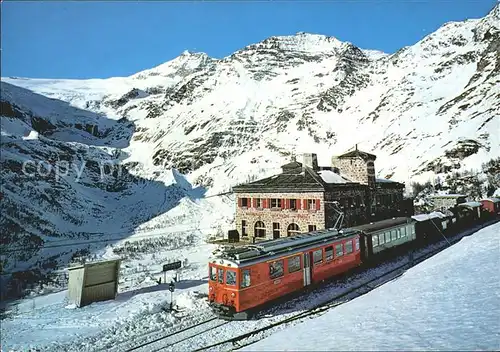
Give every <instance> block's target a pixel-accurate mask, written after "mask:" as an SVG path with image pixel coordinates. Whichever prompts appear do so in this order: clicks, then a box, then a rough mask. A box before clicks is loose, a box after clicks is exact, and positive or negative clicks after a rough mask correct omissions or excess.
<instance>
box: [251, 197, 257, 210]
mask: <svg viewBox="0 0 500 352" xmlns="http://www.w3.org/2000/svg"><path fill="white" fill-rule="evenodd" d="M252 208H257V199H255V198H252Z"/></svg>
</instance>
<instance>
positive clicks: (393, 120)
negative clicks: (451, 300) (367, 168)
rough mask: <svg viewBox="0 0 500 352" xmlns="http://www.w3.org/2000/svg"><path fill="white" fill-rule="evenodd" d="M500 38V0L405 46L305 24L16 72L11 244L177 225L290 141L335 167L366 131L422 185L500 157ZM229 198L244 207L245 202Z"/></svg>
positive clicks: (270, 167) (398, 168)
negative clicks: (57, 72)
mask: <svg viewBox="0 0 500 352" xmlns="http://www.w3.org/2000/svg"><path fill="white" fill-rule="evenodd" d="M499 43H500V6H499V5H497V6H496V7H495V8H494V9H493V10H492V11H491V12H490V13H489V14H488V15H487V16H485V17H484V18H482V19H474V20H467V21H464V22H450V23H447V24H445V25H443V26H442V27H441V28H440V29H438V30H437V31H436V32H434V33H432V34H431V35H429V36H427V37H425V38H423V39H422V40H421V41H419V42H418V43H416V44H414V45H412V46H409V47H405V48H402V49H401V50H399V51H398V52H396V53H394V54H391V55H389V54H384V53H380V52H377V51H371V50H362V49H360V48H358V47H356V46H355V45H353V44H351V43H347V42H341V41H339V40H337V39H335V38H333V37H326V36H322V35H315V34H307V33H298V34H296V35H294V36H285V37H271V38H268V39H266V40H264V41H262V42H260V43H256V44H252V45H249V46H247V47H245V48H243V49H241V50H239V51H237V52H235V53H234V54H232V55H230V56H228V57H225V58H223V59H215V58H211V57H209V56H207V55H206V54H204V53H190V52H184V53H183V54H182V55H180V56H179V57H177V58H175V59H174V60H172V61H169V62H166V63H164V64H162V65H160V66H158V67H155V68H153V69H150V70H146V71H143V72H139V73H137V74H135V75H132V76H130V77H116V78H110V79H93V80H50V79H29V78H16V77H11V78H3V79H2V80H3V82H2V98H1V100H2V142H1V148H2V155H1V163H2V181H3V189H2V194H3V199H2V207H6V210H7V211H8V214H9V216H7V217H5V219H2V228H3V229H5V230H4V231H6V233H5V237H4V238H6V239H7V240H5V241H3V243H2V245H7V244H8V245H9V246H23V245H26V244H27V243H32V244H33V243H35V244H36V243H39V242H43V241H49V240H51V239H52V240H53V237H59V236H61V237H64V238H67V237H74V236H77V237H79V236H80V237H81V236H84V235H82V233H100V234H108V235H109V234H111V233H113V231H114V232H121V233H125V234H128V233H130V232H134V231H135V230H136V229H137V228H138V227H140V226H145V225H144V224H147V221H149V220H150V219H153V220H152V221H155V220H154V219H155V217H158V216H159V215H161V216H162V217H161V218H162V219H166V218H164V216H167V217H169V219H170V220H168V221H169V222H168V223H169V224H173V223H176V220H175V219H176V216H177V215H169V214H177V213H176V212H179V214H180V212H181V210H180V209H182V211H190V212H192V213H193V214H194V213H196V212H198V213H199V212H200V211H199V210H196V211H195V210H193V209H197V208H196V207H198V206H202V207H205V208H206V209H207V211H209V209H213V205H208V202H209V200H208V199H203V197H206V196H208V195H211V194H217V193H220V192H224V191H228V190H230V188H231V186H233V185H235V184H238V183H241V182H245V181H249V180H253V179H255V178H258V177H265V176H268V175H270V174H273V173H275V172H277V171H278V168H279V166H280V165H281V164H282V163H284V162H286V161H287V160H288V157H289V156H290V154H291V153H296V154H299V153H301V152H317V153H318V157H319V159H320V163H321V164H324V165H325V164H326V165H328V164H329V163H330V158H331V156H332V155H334V154H340V153H343V152H345V151H346V150H348V149H350V148H352V147H354V144H356V143H358V145H359V148H360V149H363V150H366V151H369V152H371V153H374V154H376V155H377V156H378V159H377V162H376V170H377V171H378V173H379V177H391V178H392V179H395V180H398V181H402V182H407V183H408V181H409V180H424V181H425V180H427V179H428V178H429V177H431V176H434V175H435V174H439V173H446V172H450V171H452V170H463V169H470V168H479V167H480V166H481V164H482V163H484V162H486V161H488V160H490V159H491V158H494V157H499V156H500V137H499V136H500V133H499V132H500V115H499V111H500V47H499ZM31 131H34V132H33V133H35V132H36V133H37V134H36V138H31V137H30V136H33V135H35V134H33V135H32V134H30V133H31ZM28 159H29V160H34V161H37V162H44V163H47V162H50V160H52V162H55V163H56V164H57V163H60V162H61V161H62V160H65V161H67V162H68V163H69V164H70V165H81V164H82V163H84V162H85V163H86V165H87V166H88V167H85V168H84V170H83V173H82V175H81V176H82V177H81V180H84V182H76V181H75V180H76V176H77V175H78V168H74V167H73V166H71V168H70V169H71V170H70V171H69V172H68V175H67V176H65V177H66V178H64V179H63V180H60V179H58V180H56V179H55V178H54V177H53V179H51V180H47V179H40V178H36V177H35V178H33V177H31V178H30V176H27V175H26V174H25V173H23V170H22V162H23V161H26V160H28ZM104 164H110V165H112V166H113V167H111V168H110V167H109V166H107V167H108V168H107V169H106V170H105V171H103V170H104V166H103V165H104ZM33 165H35V166H36V165H37V164H32V166H33ZM118 165H119V166H120V167H118ZM172 168H175V169H176V170H178V171H179V172H180V174H179V173H177V172H176V171H172ZM73 169H74V170H73ZM113 170H114V171H115V173H113V172H112V171H113ZM119 170H120V171H121V174H119V173H118V171H119ZM32 171H33V170H32ZM103 172H104V173H105V174H106V177H105V178H102V177H101V174H102V173H103ZM172 172H174V173H172ZM182 175H185V177H186V179H184V176H182ZM186 197H188V198H189V199H191V200H192V201H189V202H187V203H185V204H184V203H183V202H184V201H185V199H187V198H186ZM168 199H170V200H168ZM199 199H202V201H198V200H199ZM212 199H213V198H212ZM179 203H181V205H182V204H184V208H182V207H181V206H178V205H179ZM200 204H201V205H200ZM217 204H218V206H221V207H223V208H220V209H224V210H223V211H219V213H224V214H225V216H224V217H223V219H224V220H223V221H230V219H231V211H232V209H231V206H230V205H229V204H230V203H224V204H222V203H221V202H219V203H217ZM188 209H191V210H188ZM162 214H167V215H162ZM179 216H180V215H179ZM195 217H196V216H195ZM172 219H173V220H172ZM221 219H222V218H221ZM191 220H192V219H191ZM191 220H189V219H186V218H184V221H186V223H189V222H190V221H191ZM163 221H164V220H161V221H158V222H157V223H156V225H155V226H163V225H158V224H164V223H163ZM165 221H167V220H165ZM198 221H199V220H198ZM166 223H167V222H166ZM166 223H165V224H166ZM165 226H166V225H165ZM123 229H126V230H123ZM20 261H21V262H22V261H23V258H20ZM4 265H7V266H13V265H14V264H13V263H12V261H8V260H7V259H5V258H4ZM30 265H33V263H32V261H31V262H30V264H29V265H28V266H30Z"/></svg>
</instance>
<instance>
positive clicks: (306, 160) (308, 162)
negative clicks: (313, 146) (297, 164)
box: [302, 153, 319, 171]
mask: <svg viewBox="0 0 500 352" xmlns="http://www.w3.org/2000/svg"><path fill="white" fill-rule="evenodd" d="M302 161H303V162H302V166H304V167H309V168H311V169H313V170H314V171H318V170H319V167H318V156H317V155H316V154H312V153H305V154H303V159H302Z"/></svg>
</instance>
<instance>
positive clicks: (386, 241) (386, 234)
mask: <svg viewBox="0 0 500 352" xmlns="http://www.w3.org/2000/svg"><path fill="white" fill-rule="evenodd" d="M389 242H391V233H390V232H389V231H387V232H386V233H385V243H389Z"/></svg>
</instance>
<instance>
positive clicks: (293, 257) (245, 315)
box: [208, 211, 487, 320]
mask: <svg viewBox="0 0 500 352" xmlns="http://www.w3.org/2000/svg"><path fill="white" fill-rule="evenodd" d="M478 215H479V216H478ZM480 215H481V214H480V213H477V214H476V213H475V212H473V211H472V212H462V213H458V212H457V213H453V212H451V211H446V212H433V213H430V214H420V215H415V216H411V217H397V218H391V219H385V220H381V221H377V222H372V223H368V224H364V225H359V226H353V227H349V228H344V229H336V228H331V229H324V230H319V231H312V232H308V233H302V234H297V235H293V236H290V237H283V238H278V239H273V240H265V241H261V242H257V243H254V244H245V245H242V246H232V247H226V248H222V249H220V250H218V251H216V252H214V255H213V257H212V258H211V259H210V260H209V265H208V267H209V273H208V274H209V275H208V277H209V280H208V303H209V306H210V307H211V309H212V311H213V312H214V313H215V314H216V315H217V316H219V317H220V318H222V319H226V320H247V319H252V318H254V317H255V315H256V313H257V312H259V310H262V309H263V307H267V306H269V304H272V303H273V302H276V301H278V300H279V301H282V300H283V299H286V297H288V296H291V295H293V294H295V293H298V292H301V291H304V290H305V289H308V288H311V287H314V286H317V285H319V284H321V283H322V282H324V281H325V280H328V279H332V278H334V277H336V276H338V275H341V274H346V273H348V272H349V271H351V270H353V269H355V268H359V267H364V266H373V265H377V263H379V262H380V261H382V260H386V259H388V258H391V257H396V256H398V255H402V254H405V253H410V252H411V251H413V250H415V249H417V248H419V247H422V246H425V245H428V244H431V243H433V242H437V241H439V240H442V239H443V238H444V237H445V236H449V235H451V234H455V233H457V232H459V231H462V230H465V229H467V228H469V227H471V226H474V225H477V224H478V223H480V222H482V221H485V218H487V217H485V216H483V218H481V216H480Z"/></svg>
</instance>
